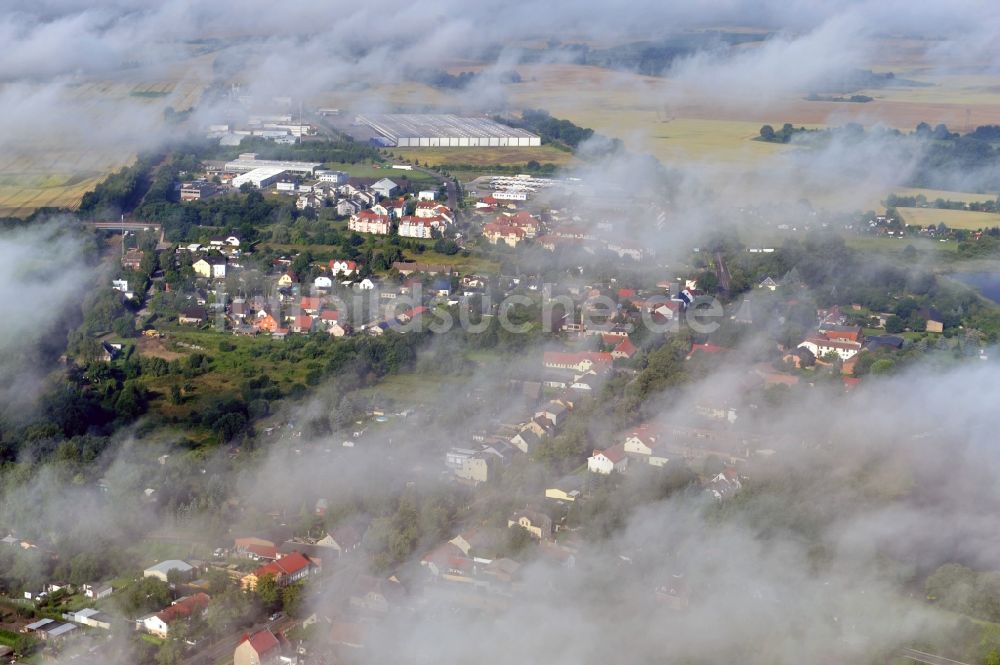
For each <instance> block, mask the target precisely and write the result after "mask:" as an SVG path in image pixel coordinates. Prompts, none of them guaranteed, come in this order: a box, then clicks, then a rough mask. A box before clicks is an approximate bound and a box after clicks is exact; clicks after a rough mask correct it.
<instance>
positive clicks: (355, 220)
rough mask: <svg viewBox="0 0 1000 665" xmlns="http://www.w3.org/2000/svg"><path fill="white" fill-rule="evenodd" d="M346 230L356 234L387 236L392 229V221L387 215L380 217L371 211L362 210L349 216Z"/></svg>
mask: <svg viewBox="0 0 1000 665" xmlns="http://www.w3.org/2000/svg"><path fill="white" fill-rule="evenodd" d="M347 228H348V229H350V230H351V231H354V232H356V233H372V234H375V235H383V236H385V235H389V231H390V230H391V229H392V220H391V219H390V217H389V215H380V214H378V213H377V212H373V211H371V210H362V211H361V212H358V213H355V214H353V215H351V218H350V219H349V220H348V221H347Z"/></svg>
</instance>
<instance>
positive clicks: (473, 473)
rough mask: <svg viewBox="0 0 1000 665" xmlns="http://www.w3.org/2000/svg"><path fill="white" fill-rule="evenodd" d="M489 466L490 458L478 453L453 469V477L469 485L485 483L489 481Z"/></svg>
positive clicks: (490, 463)
mask: <svg viewBox="0 0 1000 665" xmlns="http://www.w3.org/2000/svg"><path fill="white" fill-rule="evenodd" d="M491 465H492V458H490V457H489V456H488V455H487V454H486V453H483V452H481V451H480V452H477V453H475V454H474V455H472V456H470V457H467V458H465V459H463V460H462V462H461V465H460V466H459V467H458V468H457V469H455V476H456V477H457V478H460V479H462V480H466V481H469V482H471V483H476V484H478V483H485V482H488V481H489V479H490V468H491Z"/></svg>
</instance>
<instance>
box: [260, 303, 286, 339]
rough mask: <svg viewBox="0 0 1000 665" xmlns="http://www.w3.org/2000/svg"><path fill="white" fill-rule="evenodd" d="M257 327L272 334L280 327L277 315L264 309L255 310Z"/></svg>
mask: <svg viewBox="0 0 1000 665" xmlns="http://www.w3.org/2000/svg"><path fill="white" fill-rule="evenodd" d="M257 328H258V329H260V330H263V331H264V332H269V333H271V334H274V333H276V332H278V330H280V329H281V325H280V324H279V322H278V319H277V317H275V316H274V315H273V314H271V313H270V312H268V311H267V310H265V309H261V310H258V311H257Z"/></svg>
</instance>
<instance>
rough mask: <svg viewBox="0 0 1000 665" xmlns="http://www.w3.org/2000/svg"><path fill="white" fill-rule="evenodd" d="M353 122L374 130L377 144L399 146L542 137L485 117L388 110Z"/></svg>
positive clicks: (491, 143) (514, 143)
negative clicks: (389, 111) (376, 134)
mask: <svg viewBox="0 0 1000 665" xmlns="http://www.w3.org/2000/svg"><path fill="white" fill-rule="evenodd" d="M355 123H356V124H359V125H367V126H368V127H371V128H372V129H373V130H375V131H376V132H377V133H378V134H380V135H381V136H382V137H383V140H382V141H381V143H385V144H386V145H391V146H395V147H399V148H423V147H449V148H472V147H496V148H514V147H522V148H523V147H532V146H540V145H541V144H542V140H541V139H540V138H539V137H538V136H537V135H535V134H532V133H531V132H529V131H526V130H523V129H517V128H515V127H508V126H507V125H502V124H500V123H498V122H495V121H493V120H490V119H489V118H469V117H461V116H457V115H451V114H440V115H438V114H418V113H413V114H411V113H388V114H382V115H359V116H357V118H355Z"/></svg>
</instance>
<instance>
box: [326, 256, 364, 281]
mask: <svg viewBox="0 0 1000 665" xmlns="http://www.w3.org/2000/svg"><path fill="white" fill-rule="evenodd" d="M357 269H358V264H357V263H356V262H354V261H348V260H347V259H334V260H333V261H330V271H331V272H332V273H333V274H334V276H337V275H344V276H345V277H350V276H351V275H353V274H354V273H355V271H356V270H357Z"/></svg>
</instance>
